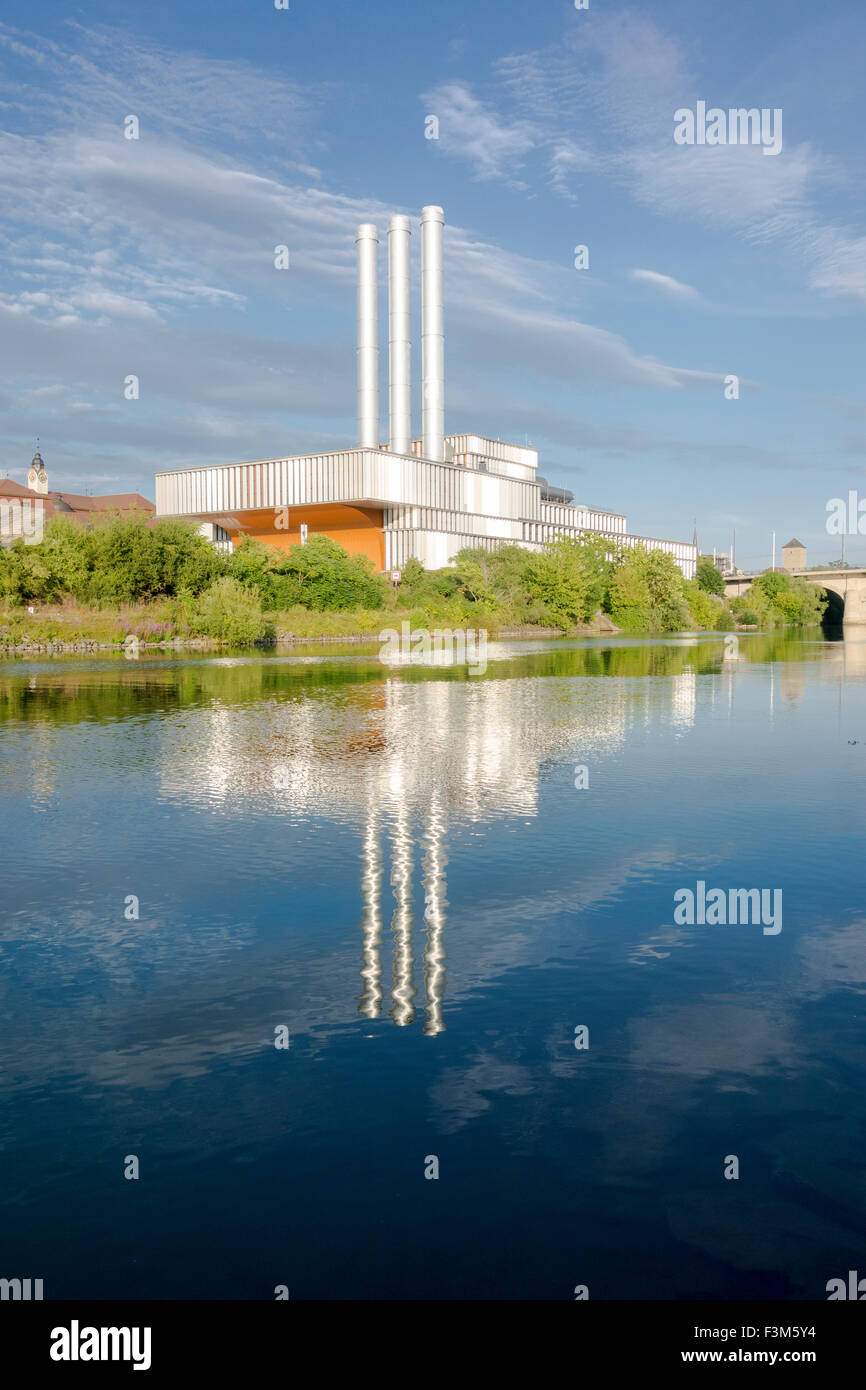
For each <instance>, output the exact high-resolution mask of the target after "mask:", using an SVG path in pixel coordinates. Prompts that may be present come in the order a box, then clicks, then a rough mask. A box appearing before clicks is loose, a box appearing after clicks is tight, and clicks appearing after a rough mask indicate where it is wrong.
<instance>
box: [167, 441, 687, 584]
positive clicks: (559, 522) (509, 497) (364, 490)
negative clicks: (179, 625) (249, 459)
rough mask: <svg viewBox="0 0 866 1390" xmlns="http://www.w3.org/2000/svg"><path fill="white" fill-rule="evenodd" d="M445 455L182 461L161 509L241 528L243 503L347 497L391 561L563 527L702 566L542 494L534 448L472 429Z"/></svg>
mask: <svg viewBox="0 0 866 1390" xmlns="http://www.w3.org/2000/svg"><path fill="white" fill-rule="evenodd" d="M414 447H415V446H414V443H413V449H414ZM445 454H446V458H448V459H450V460H451V461H450V462H446V463H438V462H433V461H431V460H430V459H425V458H422V457H420V456H418V454H416V453H414V452H413V453H412V454H395V453H391V452H390V451H389V450H387V449H344V450H340V451H338V452H334V453H325V454H306V455H301V456H297V457H295V458H283V459H264V460H262V461H259V462H254V463H233V464H219V465H215V466H213V467H204V468H181V469H176V470H172V471H169V472H164V473H158V474H157V475H156V514H157V516H177V517H189V518H191V519H193V518H194V519H197V520H199V521H210V522H214V523H216V524H217V525H221V526H227V527H228V528H229V529H231V530H243V529H244V513H245V512H262V511H269V510H272V511H273V512H274V513H275V514H276V513H277V512H278V511H280V510H281V509H282V508H284V507H302V506H310V507H314V506H317V505H324V504H329V503H330V504H338V505H339V504H346V505H349V506H352V505H354V506H359V507H372V508H381V509H382V530H383V533H384V539H385V568H386V569H399V568H401V567H402V566H403V565H404V564H405V563H406V561H407V560H408V559H409V558H410V557H412V556H414V557H415V558H416V559H418V560H420V562H421V563H422V564H423V565H425V566H426V567H427V568H439V567H441V566H442V565H445V564H447V563H448V561H449V560H450V559H451V557H452V556H453V555H455V554H456V553H457V551H458V550H460V549H461V548H462V547H463V546H467V545H482V546H485V547H488V548H492V547H493V546H495V545H498V544H502V543H506V544H507V543H512V544H517V545H523V546H528V547H530V548H532V549H537V548H539V547H540V546H541V545H543V544H544V542H545V541H549V540H551V539H552V538H553V537H554V536H557V535H570V536H578V535H581V534H583V533H590V534H598V535H604V536H609V537H610V538H611V540H613V541H616V542H617V543H619V544H625V545H631V544H634V543H635V542H636V541H639V540H643V542H644V544H646V545H647V546H648V547H649V548H650V549H652V550H664V551H665V552H666V553H667V554H670V555H673V557H674V559H675V560H676V562H677V564H678V565H679V566H680V568H681V569H682V571H683V573H684V574H685V575H686V577H687V578H691V577H692V576H693V575H694V572H695V567H696V563H697V555H696V552H695V547H694V545H691V544H689V543H688V542H685V541H666V540H658V539H655V538H645V537H637V536H631V535H629V534H628V532H627V525H626V518H625V517H624V516H623V515H621V514H620V513H617V512H606V511H599V510H594V509H592V508H590V507H586V506H583V505H575V506H572V505H566V504H564V503H560V502H545V501H542V487H541V484H540V483H538V482H536V481H535V477H536V468H537V463H538V455H537V453H536V452H535V450H534V449H530V448H528V447H527V448H524V447H521V446H520V445H514V444H504V443H502V442H501V441H500V440H493V439H485V438H483V437H482V436H480V435H466V434H464V435H451V436H448V437H447V438H446V440H445ZM312 529H315V525H314V524H313V527H312Z"/></svg>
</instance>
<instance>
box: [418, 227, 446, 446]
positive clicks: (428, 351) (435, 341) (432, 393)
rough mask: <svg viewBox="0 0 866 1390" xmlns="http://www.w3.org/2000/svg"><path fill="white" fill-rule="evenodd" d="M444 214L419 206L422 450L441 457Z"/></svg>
mask: <svg viewBox="0 0 866 1390" xmlns="http://www.w3.org/2000/svg"><path fill="white" fill-rule="evenodd" d="M444 226H445V214H444V212H443V211H442V209H441V208H437V207H428V208H422V210H421V378H422V387H423V405H422V416H421V419H422V434H423V445H422V452H423V454H424V457H425V458H428V459H435V460H437V461H438V462H441V461H442V460H443V459H444V457H445V329H444V325H443V316H442V297H443V292H442V242H443V232H442V229H443V227H444Z"/></svg>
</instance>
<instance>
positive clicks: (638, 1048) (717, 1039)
mask: <svg viewBox="0 0 866 1390" xmlns="http://www.w3.org/2000/svg"><path fill="white" fill-rule="evenodd" d="M630 1034H631V1038H632V1042H633V1047H632V1051H631V1061H632V1062H633V1063H634V1064H635V1066H636V1067H638V1068H640V1067H641V1066H644V1067H647V1066H648V1067H651V1068H654V1069H660V1070H662V1071H667V1072H678V1073H682V1074H683V1075H686V1076H692V1077H695V1078H696V1079H697V1078H700V1077H705V1076H710V1075H713V1074H722V1073H724V1074H726V1081H727V1083H728V1087H729V1089H735V1090H736V1089H741V1088H745V1089H751V1085H750V1083H749V1081H747V1080H745V1078H754V1077H755V1076H756V1075H758V1074H760V1073H761V1072H763V1071H766V1070H767V1069H769V1068H771V1067H778V1066H793V1065H794V1064H795V1062H796V1061H797V1056H798V1054H797V1049H796V1047H795V1045H794V1041H793V1037H792V1031H791V1026H790V1023H789V1021H788V1020H787V1019H786V1017H785V1015H784V1013H782V1012H781V1011H777V1010H775V1009H773V1008H768V1006H767V1004H766V1003H765V1002H764V1001H763V1000H761V1001H758V1002H756V1004H754V1005H750V1004H748V1003H744V1002H743V1001H742V1000H740V999H737V998H735V997H731V998H726V997H725V996H723V995H704V996H703V997H702V999H701V1001H700V1003H698V1004H683V1005H680V1006H678V1007H672V1006H671V1005H669V1004H666V1005H665V1006H664V1007H663V1008H659V1009H657V1010H655V1011H654V1012H652V1013H650V1014H647V1015H645V1016H644V1017H643V1018H638V1019H635V1020H634V1021H633V1022H632V1024H631V1027H630Z"/></svg>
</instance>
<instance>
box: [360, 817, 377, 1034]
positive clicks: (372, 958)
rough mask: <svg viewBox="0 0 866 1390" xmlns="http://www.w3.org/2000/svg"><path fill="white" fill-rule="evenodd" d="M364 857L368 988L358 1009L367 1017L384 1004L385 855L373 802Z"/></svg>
mask: <svg viewBox="0 0 866 1390" xmlns="http://www.w3.org/2000/svg"><path fill="white" fill-rule="evenodd" d="M363 861H364V871H363V873H362V875H361V890H362V893H363V896H364V916H363V918H362V920H361V979H362V980H363V981H364V992H363V994H362V995H361V998H360V1001H359V1003H358V1013H359V1014H363V1015H364V1016H365V1017H366V1018H378V1017H379V1013H380V1011H381V1007H382V955H381V951H382V900H381V885H382V856H381V854H380V852H379V824H378V819H377V816H376V812H375V810H374V809H373V807H372V805H371V806H370V808H369V809H368V811H367V829H366V833H365V835H364V850H363Z"/></svg>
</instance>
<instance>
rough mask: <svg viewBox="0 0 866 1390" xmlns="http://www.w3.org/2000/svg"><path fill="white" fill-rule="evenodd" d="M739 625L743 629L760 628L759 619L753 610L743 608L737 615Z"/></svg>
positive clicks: (758, 615)
mask: <svg viewBox="0 0 866 1390" xmlns="http://www.w3.org/2000/svg"><path fill="white" fill-rule="evenodd" d="M739 619H740V623H741V625H742V626H743V627H760V626H761V617H760V614H758V613H756V612H755V610H754V608H743V609H741V610H740V614H739Z"/></svg>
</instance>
